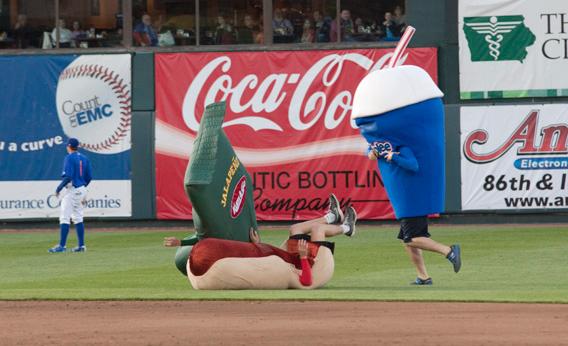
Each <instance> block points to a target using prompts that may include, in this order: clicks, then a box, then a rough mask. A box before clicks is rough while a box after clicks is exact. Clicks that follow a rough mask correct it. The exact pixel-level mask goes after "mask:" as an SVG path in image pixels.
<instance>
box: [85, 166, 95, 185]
mask: <svg viewBox="0 0 568 346" xmlns="http://www.w3.org/2000/svg"><path fill="white" fill-rule="evenodd" d="M86 161H87V164H86V168H85V176H84V179H85V186H89V183H91V180H92V179H93V176H92V175H91V162H89V160H86Z"/></svg>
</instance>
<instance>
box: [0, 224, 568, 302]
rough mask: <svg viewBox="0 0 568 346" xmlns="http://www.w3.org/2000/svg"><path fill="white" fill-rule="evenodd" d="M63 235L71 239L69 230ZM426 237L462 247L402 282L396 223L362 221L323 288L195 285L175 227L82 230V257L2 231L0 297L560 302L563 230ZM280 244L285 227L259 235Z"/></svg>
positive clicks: (342, 243)
mask: <svg viewBox="0 0 568 346" xmlns="http://www.w3.org/2000/svg"><path fill="white" fill-rule="evenodd" d="M73 233H74V232H73V231H72V232H71V233H70V241H69V244H71V245H74V243H75V241H76V240H75V236H74V234H73ZM431 233H432V234H433V238H434V239H437V240H439V241H441V242H444V243H448V244H450V243H454V242H459V243H460V244H461V245H462V252H463V254H462V259H463V267H462V271H461V272H460V273H459V274H454V273H453V271H452V269H451V265H450V264H449V262H448V261H447V260H446V259H444V258H442V256H439V255H436V254H431V253H428V254H426V256H425V257H426V263H427V266H428V269H429V271H430V275H431V276H432V277H433V279H434V285H433V286H432V287H413V286H410V285H409V282H410V281H412V280H413V279H414V277H415V272H414V270H413V268H412V266H411V264H410V261H409V259H408V258H407V255H406V253H405V252H404V250H403V249H402V247H401V245H400V244H399V243H398V241H397V240H396V239H395V236H396V234H397V230H396V228H395V227H360V228H359V229H358V233H357V235H356V237H355V238H353V239H349V238H347V237H343V236H342V237H337V238H335V241H336V255H335V261H336V262H335V267H336V270H335V275H334V277H333V279H332V280H331V282H330V283H329V284H328V285H327V286H326V287H325V288H323V289H318V290H312V291H306V290H282V291H273V290H270V291H195V290H193V289H192V288H191V286H190V285H189V282H188V280H187V278H185V277H184V276H182V275H181V274H180V273H179V272H178V271H177V270H176V268H175V266H174V264H173V257H174V252H175V249H171V248H164V247H162V245H161V242H162V239H163V237H164V236H169V235H174V236H178V237H182V236H185V235H186V233H185V232H184V233H182V232H180V231H157V230H155V231H148V230H144V231H136V230H130V231H116V232H97V231H96V230H90V231H89V230H88V233H87V246H88V249H89V251H88V252H87V253H84V254H73V253H64V254H48V253H47V249H48V248H49V247H51V246H52V245H53V244H55V243H56V241H57V237H58V233H57V232H55V231H53V232H27V233H0V299H3V300H6V299H88V300H90V299H97V300H98V299H255V300H256V299H258V300H261V299H294V300H385V301H388V300H397V301H399V300H412V301H502V302H555V303H568V275H567V274H566V269H567V268H568V260H567V258H568V255H567V254H568V227H566V226H546V227H528V226H523V227H512V226H511V227H488V226H468V227H462V226H455V227H454V226H438V227H436V226H434V227H431ZM262 236H263V241H265V242H268V243H271V244H280V243H281V242H282V241H283V240H284V239H285V238H286V232H285V231H276V230H270V231H265V232H263V233H262Z"/></svg>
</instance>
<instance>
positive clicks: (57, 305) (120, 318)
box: [0, 301, 568, 345]
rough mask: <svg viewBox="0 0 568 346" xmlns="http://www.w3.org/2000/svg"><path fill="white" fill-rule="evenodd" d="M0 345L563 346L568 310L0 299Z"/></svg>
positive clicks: (471, 305)
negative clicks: (302, 345)
mask: <svg viewBox="0 0 568 346" xmlns="http://www.w3.org/2000/svg"><path fill="white" fill-rule="evenodd" d="M0 325H1V326H2V328H1V329H0V344H2V345H77V344H88V345H93V344H99V345H101V344H102V345H105V344H114V345H190V344H191V345H296V344H304V345H307V344H310V345H317V344H327V345H371V344H374V345H376V344H384V345H393V344H400V345H412V344H421V345H568V327H567V326H568V305H553V304H489V303H390V302H314V301H309V302H274V301H264V302H250V301H102V302H98V301H88V302H81V301H1V302H0Z"/></svg>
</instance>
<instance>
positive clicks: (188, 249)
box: [164, 102, 357, 290]
mask: <svg viewBox="0 0 568 346" xmlns="http://www.w3.org/2000/svg"><path fill="white" fill-rule="evenodd" d="M224 115H225V104H224V103H223V102H221V103H215V104H212V105H209V106H207V107H206V110H205V113H204V115H203V118H202V120H201V124H200V127H199V131H198V134H197V138H196V139H195V143H194V147H193V152H192V154H191V158H190V163H189V165H188V168H187V171H186V176H185V181H184V185H185V190H186V193H187V195H188V196H189V199H190V201H191V203H192V206H193V220H194V225H195V231H196V232H195V234H194V235H192V236H190V237H187V238H185V239H183V240H179V239H176V238H174V237H168V238H165V239H164V245H165V246H168V247H174V246H178V247H179V248H178V250H177V253H176V259H175V262H176V266H177V268H178V269H179V270H180V272H182V273H183V274H184V275H187V277H188V279H189V282H190V283H191V285H192V287H193V288H194V289H208V290H221V289H288V288H299V289H313V288H318V287H322V286H323V285H325V284H326V283H327V282H328V281H329V280H330V279H331V277H332V276H333V271H334V259H333V251H334V243H332V242H328V241H326V240H325V239H326V238H328V237H333V236H336V235H340V234H345V235H346V236H349V237H351V236H353V234H354V233H355V223H356V221H357V214H356V211H355V209H353V207H351V206H349V207H347V208H346V209H345V212H342V210H341V206H340V203H339V201H338V199H337V197H335V195H333V194H331V195H330V197H329V209H328V211H327V213H326V214H325V215H324V216H322V217H320V218H318V219H315V220H309V221H305V222H302V223H298V224H294V225H292V226H291V227H290V230H289V239H288V240H287V241H286V242H285V243H284V244H283V246H282V248H279V247H275V246H272V245H269V244H265V243H261V242H260V236H259V234H258V225H257V222H256V214H255V210H254V203H253V198H252V180H251V178H250V175H249V174H248V173H247V171H246V169H245V168H244V167H243V165H242V164H241V163H240V161H239V159H238V158H237V156H236V154H235V152H234V150H233V148H232V146H231V144H230V143H229V140H228V139H227V137H226V136H225V134H224V132H223V130H222V123H223V118H224Z"/></svg>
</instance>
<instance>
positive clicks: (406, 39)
mask: <svg viewBox="0 0 568 346" xmlns="http://www.w3.org/2000/svg"><path fill="white" fill-rule="evenodd" d="M415 32H416V29H414V27H412V26H410V25H409V26H407V27H406V29H405V30H404V34H402V37H401V38H400V41H398V44H397V45H396V48H395V50H394V53H393V54H392V56H391V58H390V61H389V65H388V68H393V67H394V66H395V65H396V63H397V62H398V61H399V60H400V58H401V57H402V55H403V54H404V51H405V49H406V47H407V46H408V43H410V40H411V39H412V36H414V33H415Z"/></svg>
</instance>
